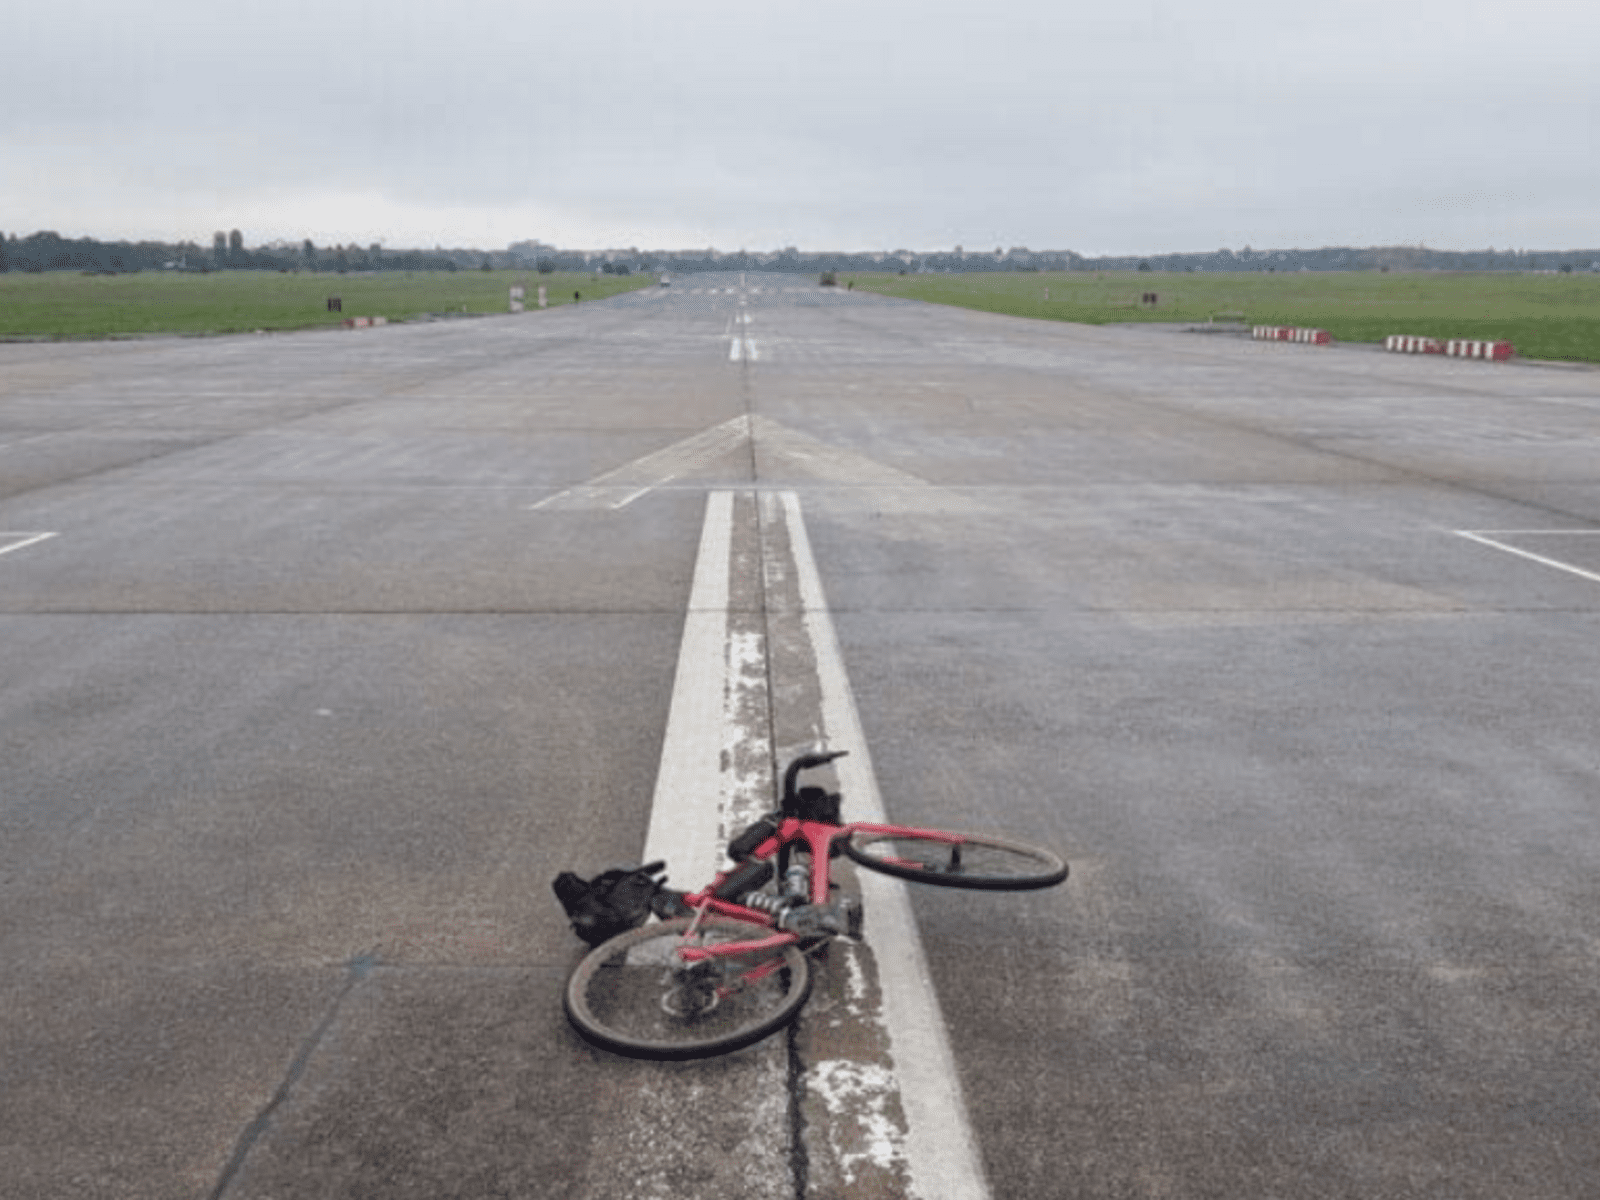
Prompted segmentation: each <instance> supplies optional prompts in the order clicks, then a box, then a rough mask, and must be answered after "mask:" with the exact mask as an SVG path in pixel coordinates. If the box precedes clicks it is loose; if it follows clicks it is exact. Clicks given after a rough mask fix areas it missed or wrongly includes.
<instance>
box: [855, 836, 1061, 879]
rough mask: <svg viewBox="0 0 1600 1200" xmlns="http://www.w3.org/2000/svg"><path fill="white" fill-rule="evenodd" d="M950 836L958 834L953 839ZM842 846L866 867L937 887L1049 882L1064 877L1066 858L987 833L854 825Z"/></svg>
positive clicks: (1038, 847)
mask: <svg viewBox="0 0 1600 1200" xmlns="http://www.w3.org/2000/svg"><path fill="white" fill-rule="evenodd" d="M951 837H955V838H959V839H960V840H959V841H958V842H955V843H952V842H951V841H950V840H949V839H950V838H951ZM844 849H845V853H846V854H848V855H849V856H850V857H851V858H852V859H853V860H854V861H856V862H858V863H860V864H861V865H862V866H863V867H866V868H868V869H869V870H873V871H881V872H882V873H883V874H885V875H893V876H896V877H897V878H900V879H910V880H914V881H916V882H917V883H927V884H932V885H933V886H935V887H955V888H973V889H977V890H980V891H991V892H1022V891H1031V890H1033V889H1034V888H1046V887H1053V886H1055V885H1056V884H1058V883H1060V882H1061V881H1062V880H1063V879H1065V878H1066V877H1067V864H1066V862H1065V861H1064V860H1063V859H1062V858H1061V857H1060V855H1058V854H1056V853H1055V852H1054V851H1051V850H1046V849H1044V847H1042V846H1032V845H1029V844H1028V843H1027V842H1018V841H1013V840H1011V839H1010V838H998V837H989V836H987V835H985V834H977V833H962V834H947V835H944V836H942V837H931V836H928V835H925V834H915V833H912V834H904V833H900V834H894V833H869V832H866V831H864V830H857V831H856V832H854V833H852V834H851V835H850V836H849V837H848V838H846V839H845V841H844Z"/></svg>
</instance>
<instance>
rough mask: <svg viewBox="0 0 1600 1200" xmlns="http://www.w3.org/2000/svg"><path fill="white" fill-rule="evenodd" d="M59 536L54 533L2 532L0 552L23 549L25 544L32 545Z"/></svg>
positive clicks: (0, 534) (7, 552)
mask: <svg viewBox="0 0 1600 1200" xmlns="http://www.w3.org/2000/svg"><path fill="white" fill-rule="evenodd" d="M55 536H57V535H56V534H54V533H0V543H9V544H6V545H0V554H10V553H11V552H12V551H13V550H21V549H22V548H23V547H24V546H32V545H34V544H35V543H37V542H42V541H44V540H45V539H46V538H53V537H55Z"/></svg>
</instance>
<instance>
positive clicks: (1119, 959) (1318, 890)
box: [0, 274, 1600, 1200]
mask: <svg viewBox="0 0 1600 1200" xmlns="http://www.w3.org/2000/svg"><path fill="white" fill-rule="evenodd" d="M1397 332H1403V331H1401V330H1397ZM714 492H724V493H727V492H731V493H733V500H732V501H731V503H732V505H733V508H732V512H733V514H734V517H733V528H732V533H731V535H730V537H731V545H732V547H733V550H732V551H730V563H737V561H738V559H739V547H741V546H744V547H746V548H747V557H748V558H749V559H750V562H749V563H747V564H746V567H747V568H748V570H747V574H746V576H744V578H745V579H746V582H747V583H748V582H749V581H750V580H757V581H759V583H760V586H759V587H757V588H756V590H755V591H753V592H749V593H748V595H746V599H745V600H744V601H742V602H741V603H742V605H743V607H741V608H740V609H739V611H740V612H741V613H743V614H744V618H741V619H745V618H751V616H752V614H757V613H759V615H760V618H761V619H760V620H759V621H754V620H745V624H746V625H747V626H748V629H747V632H749V633H750V634H751V636H753V637H756V636H758V637H765V638H766V639H767V640H768V641H770V643H771V645H770V647H769V648H768V652H767V653H766V657H765V659H764V661H765V662H766V663H767V664H768V670H767V672H766V674H767V675H768V676H769V680H768V687H769V689H770V695H769V696H768V697H767V698H766V700H765V701H764V703H766V704H767V705H768V706H769V707H768V709H767V710H766V711H767V713H768V716H767V719H766V725H767V731H766V732H767V736H768V737H769V739H770V742H771V744H772V747H774V748H776V749H777V750H778V751H780V752H781V750H782V749H783V748H784V747H786V746H789V745H793V744H797V743H800V742H802V741H804V740H805V739H806V738H807V737H808V736H810V735H811V734H813V733H814V732H815V730H816V721H815V716H814V714H815V711H816V709H817V703H818V701H817V700H816V696H815V695H814V694H813V690H814V689H812V688H811V686H810V683H809V682H808V681H809V680H811V679H812V675H811V674H808V672H816V671H817V670H819V668H818V667H817V666H816V664H815V663H813V662H812V661H811V659H808V658H807V653H809V652H808V651H806V650H805V648H804V647H803V646H802V647H799V648H798V649H797V648H796V645H795V644H791V642H790V641H787V640H785V639H786V637H787V634H786V633H785V630H786V629H788V628H789V627H788V626H786V625H785V624H784V622H785V620H786V619H787V618H786V617H785V616H784V612H785V611H787V610H784V608H783V605H782V604H780V603H778V602H777V601H776V600H772V599H771V597H776V596H779V595H781V594H782V593H781V591H780V590H778V585H777V584H776V583H774V580H777V579H779V578H780V576H781V577H783V578H788V576H785V575H784V571H785V570H786V569H787V568H785V566H784V564H785V563H786V562H788V561H790V560H789V559H787V558H785V557H784V556H785V555H789V554H790V551H789V550H788V549H785V548H784V547H786V546H788V544H789V542H791V541H793V540H794V538H795V537H796V536H797V535H796V530H797V529H798V528H800V524H799V522H800V517H799V516H798V515H797V514H801V513H803V527H804V530H805V533H806V535H807V538H808V541H809V552H810V553H811V554H812V555H814V561H815V565H816V570H817V573H818V575H819V576H820V580H821V584H822V587H823V588H824V589H825V591H826V599H827V603H828V612H827V616H828V618H829V620H830V622H831V627H832V631H833V633H834V634H835V635H836V639H837V647H838V651H839V655H840V658H841V660H842V663H843V665H844V668H845V669H847V671H848V683H849V688H850V690H851V692H852V693H853V702H854V706H855V709H856V710H857V711H858V712H859V721H860V728H861V730H862V732H863V735H864V740H865V742H866V748H867V749H869V750H870V759H871V762H872V766H873V768H874V770H875V781H876V786H877V789H878V790H879V791H880V792H881V797H882V802H883V805H884V807H885V808H886V810H887V812H888V814H889V815H890V816H891V817H892V818H894V819H896V820H901V821H906V822H913V823H918V824H929V825H942V826H947V827H952V828H977V829H990V830H995V831H1001V832H1007V833H1010V834H1012V835H1014V836H1016V837H1020V838H1025V839H1028V840H1032V841H1037V842H1042V843H1045V844H1048V845H1050V846H1053V847H1054V848H1055V849H1057V850H1058V851H1059V852H1061V853H1062V854H1064V855H1065V856H1066V857H1067V858H1068V859H1069V861H1070V862H1071V864H1072V868H1073V873H1072V876H1071V878H1070V879H1069V880H1068V881H1067V883H1066V884H1065V885H1064V886H1062V887H1060V888H1057V889H1054V890H1051V891H1047V892H1041V893H1032V894H1023V895H1013V896H973V895H963V894H959V893H942V892H934V891H929V890H922V891H915V892H912V893H909V894H910V903H911V911H912V912H913V913H914V915H915V922H916V926H917V928H918V929H919V930H920V945H921V952H922V954H923V955H924V957H925V962H926V970H927V978H926V991H927V993H928V994H929V995H930V996H931V997H932V998H933V1001H934V1003H935V1006H936V1007H935V1011H937V1012H939V1013H942V1022H943V1025H944V1027H945V1028H946V1029H947V1031H948V1038H947V1041H948V1047H949V1050H950V1053H951V1055H952V1057H953V1069H954V1073H955V1077H956V1078H955V1081H954V1082H955V1085H957V1086H954V1087H953V1088H952V1091H953V1092H954V1093H956V1094H958V1095H960V1096H962V1097H964V1106H963V1109H964V1113H965V1115H966V1119H967V1120H969V1121H970V1138H971V1142H972V1144H973V1146H974V1147H975V1148H976V1152H977V1158H978V1169H979V1171H980V1173H981V1175H982V1176H983V1177H984V1180H986V1183H985V1182H983V1181H979V1182H977V1183H975V1184H973V1185H972V1186H973V1187H974V1188H975V1189H976V1190H974V1191H972V1193H971V1194H973V1195H975V1196H981V1195H983V1194H984V1192H985V1191H986V1192H987V1193H988V1194H989V1195H992V1196H994V1197H1001V1198H1007V1200H1009V1198H1011V1197H1029V1198H1032V1197H1042V1196H1048V1197H1053V1196H1072V1197H1094V1198H1101V1197H1104V1198H1112V1197H1116V1198H1123V1197H1139V1198H1145V1197H1149V1198H1152V1200H1153V1198H1157V1197H1183V1198H1191V1197H1217V1198H1218V1200H1222V1198H1227V1200H1236V1198H1243V1197H1250V1198H1260V1200H1267V1198H1269V1197H1270V1198H1276V1200H1311V1198H1316V1200H1323V1198H1340V1200H1345V1198H1348V1200H1374V1198H1376V1197H1406V1198H1408V1200H1410V1198H1413V1197H1426V1198H1435V1197H1437V1198H1438V1200H1478V1198H1482V1200H1491V1198H1492V1200H1504V1198H1506V1197H1512V1196H1514V1197H1517V1200H1547V1198H1549V1200H1554V1198H1558V1197H1559V1198H1562V1200H1572V1198H1576V1197H1586V1196H1592V1195H1596V1194H1600V1139H1597V1138H1596V1136H1595V1130H1596V1129H1597V1128H1600V1089H1597V1087H1596V1084H1595V1080H1596V1078H1597V1077H1600V882H1597V881H1600V748H1597V745H1596V738H1595V734H1594V729H1595V721H1596V717H1597V715H1600V636H1597V635H1600V372H1594V371H1589V370H1581V369H1560V368H1555V367H1546V366H1539V365H1535V364H1521V363H1513V364H1509V365H1506V364H1492V363H1479V362H1466V361H1456V360H1442V359H1439V358H1434V357H1409V356H1400V355H1384V354H1380V353H1376V352H1372V351H1369V350H1366V349H1362V348H1355V347H1332V348H1323V347H1312V346H1298V345H1287V344H1269V343H1252V342H1249V341H1244V340H1239V339H1235V338H1231V337H1225V336H1201V335H1196V334H1188V333H1183V332H1179V331H1176V330H1173V329H1164V328H1141V329H1120V328H1118V329H1108V328H1101V329H1095V328H1086V327H1078V326H1069V325H1053V324H1047V323H1041V322H1031V321H1022V320H1015V319H1009V318H1002V317H997V316H992V315H988V314H981V313H971V312H964V311H961V310H956V309H944V308H939V307H934V306H926V305H919V304H914V303H910V302H902V301H893V300H888V299H884V298H880V297H874V296H869V295H862V294H857V293H847V292H844V291H841V290H835V289H821V288H818V287H816V286H815V285H814V282H813V280H811V279H809V278H803V277H797V278H789V277H784V276H761V275H753V274H752V275H749V276H747V277H744V278H743V279H742V280H741V277H740V276H738V275H729V276H682V277H679V278H677V279H676V280H675V281H674V284H673V286H672V287H670V288H652V289H649V290H647V291H641V292H636V293H631V294H628V295H626V296H622V297H617V298H615V299H612V300H609V301H604V302H600V303H585V304H582V305H576V306H570V307H566V308H562V309H558V310H552V311H549V312H545V313H530V314H526V315H524V316H520V317H504V318H484V319H478V320H461V321H454V322H442V323H438V324H432V325H418V326H390V327H386V328H382V329H369V330H360V331H348V332H344V331H339V332H315V333H306V334H296V335H283V336H260V337H239V338H222V339H206V340H199V339H171V340H152V341H142V342H124V343H103V344H91V345H73V344H62V345H4V346H0V647H3V655H4V659H3V661H4V671H3V675H0V756H3V762H4V764H5V772H4V781H3V784H0V835H3V836H0V963H3V964H4V970H3V972H0V1195H3V1196H5V1197H7V1198H9V1197H11V1196H17V1197H19V1198H20V1197H27V1198H28V1200H67V1198H69V1197H70V1198H71V1200H88V1198H99V1197H105V1198H107V1200H112V1198H115V1200H178V1198H190V1197H192V1198H196V1200H202V1198H210V1197H215V1198H218V1200H246V1198H248V1200H266V1198H268V1197H288V1196H296V1197H300V1196H327V1197H341V1198H342V1197H351V1198H354V1197H366V1196H374V1197H376V1196H381V1197H385V1198H386V1200H387V1198H402V1197H418V1198H427V1200H434V1198H437V1197H444V1196H450V1197H472V1198H476V1197H485V1198H487V1197H542V1196H560V1197H575V1198H587V1197H600V1196H606V1197H613V1196H617V1195H628V1196H630V1197H658V1196H659V1197H669V1196H670V1197H709V1198H712V1200H720V1198H721V1197H740V1198H742V1197H757V1196H781V1197H784V1198H785V1200H788V1198H790V1197H794V1196H797V1195H805V1196H811V1197H817V1198H821V1197H830V1198H831V1197H850V1198H854V1197H860V1196H869V1195H871V1196H890V1195H897V1194H903V1193H905V1192H908V1191H910V1190H912V1189H913V1187H914V1188H915V1189H916V1190H919V1191H922V1192H924V1193H925V1194H930V1195H931V1194H933V1189H935V1188H936V1187H937V1185H936V1184H934V1183H932V1182H930V1180H931V1178H932V1174H933V1173H932V1172H930V1171H929V1170H928V1169H927V1168H926V1167H924V1166H920V1165H919V1161H918V1157H917V1156H918V1155H919V1154H921V1153H922V1151H921V1150H919V1149H918V1148H917V1135H916V1131H915V1130H913V1129H911V1128H910V1126H911V1125H912V1124H914V1122H912V1121H911V1119H910V1118H909V1117H908V1115H907V1114H908V1112H910V1111H911V1109H910V1108H908V1107H907V1105H906V1103H905V1097H903V1096H901V1095H900V1094H899V1093H897V1092H896V1091H895V1090H894V1088H893V1087H892V1086H888V1085H886V1089H885V1090H881V1091H879V1092H876V1093H871V1094H869V1091H868V1090H863V1088H865V1086H866V1084H871V1083H872V1082H873V1081H874V1080H877V1079H878V1076H877V1075H876V1074H875V1073H874V1072H873V1071H872V1070H867V1069H865V1068H863V1070H862V1071H860V1072H858V1073H857V1074H855V1075H853V1076H850V1077H849V1080H847V1081H846V1084H847V1085H848V1086H847V1085H846V1084H840V1082H839V1080H838V1079H834V1080H833V1081H832V1083H830V1082H829V1080H828V1079H825V1078H824V1077H823V1076H822V1075H820V1074H819V1073H818V1064H819V1063H821V1062H828V1063H832V1062H836V1061H845V1060H847V1059H849V1060H851V1061H859V1062H862V1063H873V1062H891V1061H892V1060H893V1057H894V1056H893V1053H892V1049H887V1050H886V1049H885V1046H884V1045H882V1044H875V1045H873V1046H866V1047H863V1046H845V1048H843V1049H841V1044H842V1043H840V1042H839V1040H838V1039H840V1038H843V1039H844V1040H845V1042H849V1040H850V1038H851V1037H854V1036H856V1035H855V1034H852V1032H851V1031H852V1030H853V1029H855V1028H856V1027H857V1024H858V1023H857V1022H855V1021H853V1020H841V1019H840V1017H841V1014H844V1015H846V1016H849V1015H851V1014H852V1013H853V1012H854V1009H852V1008H851V999H850V998H851V996H852V995H854V994H855V993H854V992H852V991H851V989H852V988H853V987H854V986H855V984H856V983H857V982H859V981H860V980H863V979H864V980H866V981H867V982H868V984H872V981H873V980H875V979H876V974H875V973H876V971H877V970H878V964H877V962H876V959H875V958H874V956H873V953H872V951H871V948H870V938H871V926H870V925H869V948H868V950H867V951H865V952H863V956H862V957H860V958H859V959H857V958H855V957H848V956H846V955H844V954H842V953H841V954H840V955H838V956H836V957H835V958H833V959H831V960H830V962H829V963H828V964H827V968H825V969H824V972H823V974H824V975H825V976H828V977H829V982H828V983H827V984H825V985H819V995H818V997H817V998H816V999H814V1000H813V1002H812V1004H811V1005H810V1006H809V1007H808V1012H807V1015H806V1017H805V1018H803V1022H804V1023H803V1025H802V1027H801V1028H800V1029H798V1030H797V1031H796V1033H795V1034H794V1035H792V1036H786V1035H779V1036H778V1037H775V1038H773V1039H769V1041H768V1042H766V1043H763V1044H761V1045H760V1046H757V1047H753V1048H751V1049H750V1050H747V1051H743V1052H741V1053H739V1054H736V1055H732V1056H728V1057H727V1058H724V1059H718V1060H713V1061H709V1062H704V1063H698V1064H686V1065H678V1066H659V1065H653V1064H640V1063H635V1062H630V1061H627V1060H622V1059H618V1058H615V1057H612V1056H610V1055H607V1054H605V1053H603V1052H600V1051H596V1050H593V1049H591V1048H589V1047H588V1046H587V1045H586V1044H585V1043H583V1042H582V1041H581V1040H580V1039H579V1038H577V1037H576V1035H574V1034H573V1033H572V1031H571V1030H570V1029H569V1028H568V1026H567V1024H566V1021H565V1019H564V1017H563V1015H562V1012H561V1004H560V991H561V986H562V983H563V981H564V979H565V977H566V974H567V972H568V971H569V970H570V968H571V966H572V965H573V963H574V962H575V961H576V959H577V958H578V957H579V956H580V955H581V953H582V950H583V947H582V944H581V943H580V942H578V941H577V940H576V939H575V938H574V937H573V936H572V935H571V934H570V932H569V931H568V929H567V927H566V924H565V920H564V917H563V914H562V913H561V911H560V909H559V908H558V907H557V905H556V903H555V901H554V899H553V897H552V895H551V893H550V890H549V883H550V880H551V878H552V877H553V876H554V875H555V874H556V873H557V872H558V871H560V870H563V869H568V868H575V869H579V870H584V871H592V870H598V869H599V868H601V867H603V866H606V865H609V864H612V863H617V862H624V861H630V860H637V859H638V857H639V855H640V853H641V849H642V847H643V846H644V843H645V839H646V834H647V830H648V829H649V826H650V821H651V809H652V801H653V795H654V792H655V788H656V782H657V774H658V770H659V769H660V768H661V766H662V764H663V762H664V751H667V750H669V749H670V747H669V746H667V745H665V739H666V729H667V724H668V711H669V708H670V706H671V703H672V698H673V695H674V682H675V675H676V671H677V667H678V660H679V655H680V649H681V645H682V640H683V638H684V635H685V628H686V621H685V610H686V607H687V605H688V603H689V597H690V590H691V582H692V581H693V580H694V578H695V575H696V566H697V557H698V553H699V550H700V541H701V533H702V526H703V522H704V520H705V518H706V514H707V511H708V495H710V494H711V493H714ZM782 497H790V498H792V499H790V500H784V501H783V503H784V504H792V505H793V507H792V508H782V509H781V510H780V508H779V507H775V506H776V505H778V498H782ZM785 513H787V514H788V515H787V516H783V515H782V514H785ZM780 518H781V521H780ZM783 522H786V523H783ZM779 533H781V534H782V537H778V536H777V535H778V534H779ZM46 534H48V535H50V536H42V535H46ZM1469 534H1470V535H1472V536H1467V535H1469ZM792 557H793V561H794V562H798V561H799V558H798V557H795V556H792ZM752 564H753V565H752ZM729 569H730V571H734V572H737V571H739V570H741V569H745V568H740V567H738V566H737V565H734V566H730V568H729ZM751 586H755V585H753V584H752V585H751ZM735 594H736V595H738V594H742V593H739V592H738V589H737V588H735ZM762 597H768V599H765V600H764V599H762ZM730 611H732V610H730ZM738 624H739V622H738V621H735V620H734V619H733V618H732V617H730V618H729V622H728V626H729V628H730V629H732V628H734V626H735V625H738ZM818 653H820V652H818ZM808 663H809V664H810V665H809V666H808V665H807V664H808ZM835 732H837V731H836V730H835ZM849 804H850V795H849V794H847V796H846V813H847V815H848V814H849V812H850V808H849ZM674 882H677V883H682V884H691V883H695V882H699V881H698V880H689V879H678V878H676V877H675V879H674ZM870 916H871V914H870V913H869V920H870ZM864 986H865V985H864ZM874 986H875V985H874ZM830 989H831V990H830ZM868 990H870V988H869V989H868ZM830 1031H831V1032H830ZM868 1033H870V1034H872V1036H874V1037H876V1036H878V1035H877V1033H874V1032H873V1030H871V1029H869V1030H868ZM830 1038H831V1039H834V1040H832V1041H830V1040H829V1039H830ZM858 1040H859V1039H858ZM881 1041H882V1039H881V1038H879V1042H880V1043H881ZM897 1044H899V1045H900V1046H901V1047H902V1054H901V1057H902V1059H903V1058H904V1057H905V1046H907V1045H909V1044H910V1043H906V1042H900V1043H897ZM858 1053H859V1057H858V1058H855V1059H852V1058H851V1056H852V1055H857V1054H858ZM900 1065H904V1064H903V1063H902V1064H900ZM852 1081H853V1082H852ZM863 1081H864V1082H863ZM830 1087H831V1089H832V1090H829V1089H830ZM852 1089H854V1090H852ZM869 1090H870V1089H869ZM912 1107H913V1108H914V1106H912Z"/></svg>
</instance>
